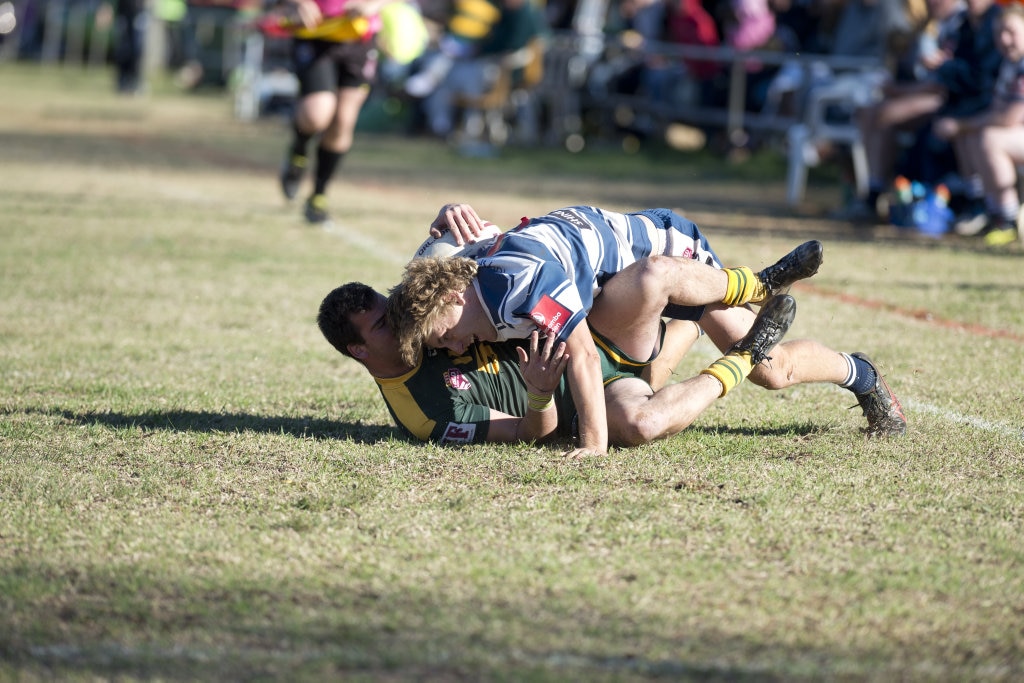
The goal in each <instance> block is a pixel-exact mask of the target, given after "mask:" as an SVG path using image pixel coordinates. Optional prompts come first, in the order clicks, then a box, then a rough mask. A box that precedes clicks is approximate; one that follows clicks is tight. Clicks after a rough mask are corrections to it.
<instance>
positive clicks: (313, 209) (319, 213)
mask: <svg viewBox="0 0 1024 683" xmlns="http://www.w3.org/2000/svg"><path fill="white" fill-rule="evenodd" d="M303 213H304V214H305V216H306V221H307V222H308V223H311V224H313V225H323V224H324V223H329V222H330V220H331V216H330V215H329V214H328V213H327V197H325V196H324V195H322V194H314V195H312V196H311V197H310V198H309V199H307V200H306V206H305V207H304V209H303Z"/></svg>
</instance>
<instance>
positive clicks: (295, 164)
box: [281, 154, 308, 199]
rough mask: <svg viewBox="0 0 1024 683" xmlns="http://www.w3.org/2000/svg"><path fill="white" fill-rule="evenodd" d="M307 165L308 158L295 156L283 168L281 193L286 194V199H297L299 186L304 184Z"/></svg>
mask: <svg viewBox="0 0 1024 683" xmlns="http://www.w3.org/2000/svg"><path fill="white" fill-rule="evenodd" d="M307 163H308V160H307V159H306V157H304V156H300V155H298V154H293V155H291V156H289V157H288V159H287V160H286V161H285V163H284V166H282V167H281V192H283V193H284V196H285V198H287V199H295V195H297V194H298V193H299V185H300V184H301V183H302V176H303V174H305V172H306V164H307Z"/></svg>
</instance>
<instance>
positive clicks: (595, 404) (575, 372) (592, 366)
mask: <svg viewBox="0 0 1024 683" xmlns="http://www.w3.org/2000/svg"><path fill="white" fill-rule="evenodd" d="M566 350H567V352H568V354H569V358H570V361H569V367H568V376H569V389H570V390H571V391H572V398H573V402H574V403H575V404H576V413H577V415H578V416H579V438H580V445H579V448H577V449H576V450H574V451H572V452H570V453H569V455H571V456H574V457H579V456H583V455H590V454H594V455H604V454H606V453H607V452H608V419H607V412H606V408H605V403H604V383H603V382H602V377H601V358H600V356H599V355H598V353H597V346H595V345H594V339H593V337H591V336H590V326H589V325H587V321H586V320H581V321H580V323H579V324H578V325H576V327H575V328H574V329H573V331H572V333H571V334H570V335H569V338H568V339H567V340H566Z"/></svg>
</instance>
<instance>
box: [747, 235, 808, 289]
mask: <svg viewBox="0 0 1024 683" xmlns="http://www.w3.org/2000/svg"><path fill="white" fill-rule="evenodd" d="M823 259H824V254H823V249H822V246H821V242H819V241H818V240H811V241H810V242H804V243H803V244H801V245H800V246H799V247H797V248H796V249H794V250H793V251H791V252H789V253H788V254H786V255H785V256H783V257H782V258H781V259H779V260H778V262H777V263H775V264H774V265H770V266H768V267H767V268H765V269H764V270H762V271H761V272H760V273H758V274H757V279H758V280H760V281H761V284H762V285H763V286H764V294H763V296H761V297H759V298H757V299H752V300H751V303H755V304H757V303H761V302H762V301H767V300H768V299H770V298H771V297H773V296H775V295H776V294H781V293H782V292H784V291H786V290H788V289H789V287H790V286H792V284H793V283H794V282H796V281H797V280H803V279H804V278H808V277H810V276H812V275H814V274H815V273H817V272H818V268H819V267H820V266H821V262H822V260H823Z"/></svg>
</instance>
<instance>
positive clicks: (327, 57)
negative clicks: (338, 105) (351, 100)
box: [292, 39, 377, 96]
mask: <svg viewBox="0 0 1024 683" xmlns="http://www.w3.org/2000/svg"><path fill="white" fill-rule="evenodd" d="M292 61H293V63H294V68H295V76H296V77H297V78H298V79H299V94H300V95H301V96H305V95H309V94H310V93H315V92H336V91H337V90H338V89H339V88H356V87H359V86H361V85H365V84H368V83H372V82H373V79H374V78H375V77H376V74H377V48H376V47H375V46H374V43H373V41H368V42H367V41H362V40H356V41H352V42H348V43H336V42H331V41H327V40H299V39H296V40H294V41H292Z"/></svg>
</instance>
